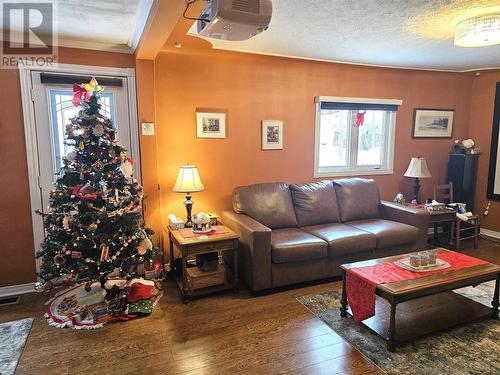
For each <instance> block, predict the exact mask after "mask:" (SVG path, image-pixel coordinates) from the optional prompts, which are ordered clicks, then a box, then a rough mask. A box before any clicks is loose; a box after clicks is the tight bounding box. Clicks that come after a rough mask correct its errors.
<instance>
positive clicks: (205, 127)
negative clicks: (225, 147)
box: [196, 110, 226, 138]
mask: <svg viewBox="0 0 500 375" xmlns="http://www.w3.org/2000/svg"><path fill="white" fill-rule="evenodd" d="M196 137H198V138H226V113H225V112H199V111H198V110H197V111H196Z"/></svg>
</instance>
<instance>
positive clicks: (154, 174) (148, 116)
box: [135, 60, 161, 245]
mask: <svg viewBox="0 0 500 375" xmlns="http://www.w3.org/2000/svg"><path fill="white" fill-rule="evenodd" d="M135 70H136V77H137V104H138V106H137V109H138V112H139V115H138V118H139V124H140V123H142V122H152V123H154V122H155V89H154V86H155V75H154V73H155V71H154V61H152V60H136V67H135ZM140 143H141V145H140V146H141V169H142V170H141V172H142V173H141V175H142V185H143V187H144V191H145V194H146V199H145V200H144V203H143V207H144V220H145V221H146V223H147V225H148V227H149V228H151V229H153V230H154V231H155V235H154V236H153V241H154V242H155V244H156V245H159V244H160V238H161V237H160V236H161V225H160V194H159V190H158V165H157V155H158V150H157V147H156V134H155V135H152V136H151V135H141V140H140Z"/></svg>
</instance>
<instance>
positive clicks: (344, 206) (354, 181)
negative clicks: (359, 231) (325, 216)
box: [333, 178, 380, 222]
mask: <svg viewBox="0 0 500 375" xmlns="http://www.w3.org/2000/svg"><path fill="white" fill-rule="evenodd" d="M333 184H334V186H335V191H336V193H337V201H338V203H339V211H340V220H341V221H342V222H346V221H351V220H359V219H372V218H376V217H379V211H378V209H379V205H380V194H379V191H378V187H377V184H376V183H375V181H374V180H371V179H370V180H367V179H364V178H345V179H340V180H334V181H333Z"/></svg>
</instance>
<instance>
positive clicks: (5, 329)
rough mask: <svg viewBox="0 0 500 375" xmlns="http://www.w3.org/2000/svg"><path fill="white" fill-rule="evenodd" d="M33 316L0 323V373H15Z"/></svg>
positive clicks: (5, 374)
mask: <svg viewBox="0 0 500 375" xmlns="http://www.w3.org/2000/svg"><path fill="white" fill-rule="evenodd" d="M32 325H33V318H27V319H20V320H14V321H12V322H6V323H2V324H0V374H1V375H13V374H14V373H15V371H16V367H17V363H18V362H19V359H20V358H21V354H22V353H23V350H24V346H25V345H26V340H27V339H28V335H29V333H30V330H31V326H32Z"/></svg>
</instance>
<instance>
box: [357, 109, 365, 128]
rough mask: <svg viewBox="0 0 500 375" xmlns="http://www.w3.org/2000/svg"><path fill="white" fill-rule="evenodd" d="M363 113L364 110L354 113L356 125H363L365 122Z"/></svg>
mask: <svg viewBox="0 0 500 375" xmlns="http://www.w3.org/2000/svg"><path fill="white" fill-rule="evenodd" d="M365 113H366V111H363V112H358V113H356V126H363V124H364V123H365Z"/></svg>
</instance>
